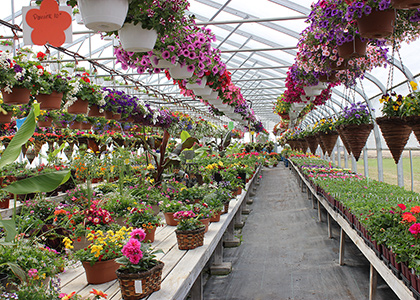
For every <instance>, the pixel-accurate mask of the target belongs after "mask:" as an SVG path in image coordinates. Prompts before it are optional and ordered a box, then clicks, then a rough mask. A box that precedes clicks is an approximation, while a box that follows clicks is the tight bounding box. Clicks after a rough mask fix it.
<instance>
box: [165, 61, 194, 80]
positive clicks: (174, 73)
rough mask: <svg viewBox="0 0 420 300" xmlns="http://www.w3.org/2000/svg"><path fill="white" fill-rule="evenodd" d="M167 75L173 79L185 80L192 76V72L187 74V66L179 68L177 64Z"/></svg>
mask: <svg viewBox="0 0 420 300" xmlns="http://www.w3.org/2000/svg"><path fill="white" fill-rule="evenodd" d="M169 74H171V77H172V78H173V79H187V78H191V77H192V76H193V72H188V70H187V65H185V66H184V67H181V65H179V64H178V65H176V66H174V67H172V68H170V69H169Z"/></svg>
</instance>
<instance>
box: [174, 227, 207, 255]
mask: <svg viewBox="0 0 420 300" xmlns="http://www.w3.org/2000/svg"><path fill="white" fill-rule="evenodd" d="M175 233H176V239H177V241H178V248H179V250H191V249H195V248H197V247H200V246H203V244H204V227H201V228H199V229H196V230H186V231H181V230H175Z"/></svg>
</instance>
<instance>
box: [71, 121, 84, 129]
mask: <svg viewBox="0 0 420 300" xmlns="http://www.w3.org/2000/svg"><path fill="white" fill-rule="evenodd" d="M81 126H82V122H78V121H74V122H73V123H71V124H70V126H69V128H70V129H80V128H81Z"/></svg>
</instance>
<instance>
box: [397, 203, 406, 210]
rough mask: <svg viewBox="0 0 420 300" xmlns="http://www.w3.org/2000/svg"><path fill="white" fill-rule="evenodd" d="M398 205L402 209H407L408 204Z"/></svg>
mask: <svg viewBox="0 0 420 300" xmlns="http://www.w3.org/2000/svg"><path fill="white" fill-rule="evenodd" d="M398 207H399V208H401V210H402V211H404V210H406V209H407V206H405V205H404V204H402V203H401V204H398Z"/></svg>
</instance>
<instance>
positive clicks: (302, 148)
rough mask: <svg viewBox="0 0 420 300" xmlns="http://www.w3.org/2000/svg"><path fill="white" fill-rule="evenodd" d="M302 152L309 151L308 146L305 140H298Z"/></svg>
mask: <svg viewBox="0 0 420 300" xmlns="http://www.w3.org/2000/svg"><path fill="white" fill-rule="evenodd" d="M296 141H297V143H298V145H299V148H300V150H302V152H306V150H307V149H308V144H307V143H306V140H305V139H297V140H296Z"/></svg>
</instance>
